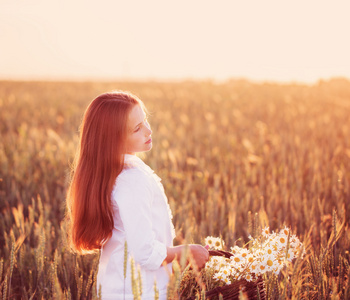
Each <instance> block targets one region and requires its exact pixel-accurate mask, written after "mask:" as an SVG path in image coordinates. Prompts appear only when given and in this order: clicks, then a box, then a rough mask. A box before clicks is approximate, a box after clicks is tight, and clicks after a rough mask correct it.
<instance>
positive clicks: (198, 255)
mask: <svg viewBox="0 0 350 300" xmlns="http://www.w3.org/2000/svg"><path fill="white" fill-rule="evenodd" d="M189 249H190V251H191V254H192V257H193V260H194V263H195V264H196V266H197V267H198V269H199V270H200V269H202V268H203V267H204V266H205V263H206V262H207V261H208V260H209V251H208V250H207V249H206V248H204V247H203V246H202V245H198V244H191V245H189Z"/></svg>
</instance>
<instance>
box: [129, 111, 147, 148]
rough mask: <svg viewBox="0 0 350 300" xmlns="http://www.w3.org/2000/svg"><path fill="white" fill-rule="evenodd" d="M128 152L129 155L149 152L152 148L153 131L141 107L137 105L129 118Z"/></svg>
mask: <svg viewBox="0 0 350 300" xmlns="http://www.w3.org/2000/svg"><path fill="white" fill-rule="evenodd" d="M127 125H128V134H127V138H126V150H127V153H128V154H135V153H136V152H145V151H149V150H151V148H152V139H151V134H152V130H151V127H150V125H149V124H148V122H147V116H146V114H145V112H144V111H143V109H142V107H141V106H140V105H135V106H134V107H133V108H132V109H131V111H130V114H129V118H128V124H127Z"/></svg>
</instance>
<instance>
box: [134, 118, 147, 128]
mask: <svg viewBox="0 0 350 300" xmlns="http://www.w3.org/2000/svg"><path fill="white" fill-rule="evenodd" d="M145 119H147V115H145V118H144V119H143V121H144V120H145ZM143 121H142V122H140V123H139V124H137V125H136V126H135V127H134V130H135V129H136V127H138V126H140V125H141V124H142V123H143Z"/></svg>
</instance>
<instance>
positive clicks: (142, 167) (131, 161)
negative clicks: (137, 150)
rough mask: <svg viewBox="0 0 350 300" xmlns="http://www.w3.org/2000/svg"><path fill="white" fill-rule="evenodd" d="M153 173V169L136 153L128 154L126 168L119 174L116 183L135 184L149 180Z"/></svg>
mask: <svg viewBox="0 0 350 300" xmlns="http://www.w3.org/2000/svg"><path fill="white" fill-rule="evenodd" d="M153 174H154V172H153V170H152V169H151V168H150V167H149V166H147V165H146V164H145V163H144V162H143V161H142V160H141V159H140V158H138V157H136V156H134V155H127V156H126V158H125V162H124V169H123V171H122V172H121V173H120V174H119V175H118V177H117V179H116V183H118V182H128V183H133V184H135V183H139V182H143V181H146V182H148V181H149V180H150V178H151V177H152V176H153Z"/></svg>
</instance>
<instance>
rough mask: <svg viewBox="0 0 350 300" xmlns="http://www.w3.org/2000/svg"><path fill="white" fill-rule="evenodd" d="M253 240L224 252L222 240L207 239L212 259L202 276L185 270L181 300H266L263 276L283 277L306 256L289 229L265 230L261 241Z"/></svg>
mask: <svg viewBox="0 0 350 300" xmlns="http://www.w3.org/2000/svg"><path fill="white" fill-rule="evenodd" d="M249 239H250V240H249V242H248V243H247V244H246V245H245V246H244V247H238V246H234V247H231V249H230V251H223V248H224V241H223V240H222V239H220V238H215V237H211V236H209V237H207V238H206V239H205V244H206V245H207V247H209V253H210V255H211V256H210V259H209V261H208V262H207V263H206V265H205V267H204V268H203V269H202V270H201V271H200V272H198V271H195V270H193V269H191V268H189V267H188V268H186V269H185V270H184V272H183V275H182V279H181V283H180V296H181V299H195V298H196V295H198V294H203V293H204V294H205V296H206V298H207V299H238V298H239V295H246V296H247V297H248V298H249V299H266V291H265V286H264V280H263V275H264V274H265V273H274V274H279V273H280V271H281V270H282V268H283V267H284V266H285V265H286V264H288V263H290V262H291V261H292V260H293V259H294V258H295V257H297V256H302V255H303V245H302V243H301V242H300V241H299V239H298V238H297V237H296V236H295V235H293V234H291V231H290V229H289V228H287V227H284V228H283V229H282V230H280V231H277V232H272V233H270V231H269V227H265V228H264V229H263V230H262V234H261V235H260V236H259V237H257V238H253V237H251V236H250V237H249ZM220 295H222V296H220Z"/></svg>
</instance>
